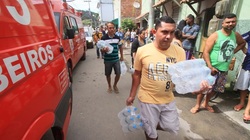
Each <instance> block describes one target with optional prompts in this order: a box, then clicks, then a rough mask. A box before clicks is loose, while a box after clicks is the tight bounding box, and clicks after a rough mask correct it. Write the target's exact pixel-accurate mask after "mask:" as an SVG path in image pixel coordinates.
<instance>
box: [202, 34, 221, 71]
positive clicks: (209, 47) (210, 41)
mask: <svg viewBox="0 0 250 140" xmlns="http://www.w3.org/2000/svg"><path fill="white" fill-rule="evenodd" d="M217 37H218V35H217V33H216V32H215V33H213V34H212V35H210V36H209V37H208V39H207V41H206V45H205V48H204V51H203V58H204V60H205V62H206V64H207V67H209V68H210V69H211V73H212V74H215V73H216V72H218V70H217V69H215V68H214V67H213V66H212V64H211V61H210V52H211V50H212V49H213V47H214V44H215V42H216V40H217Z"/></svg>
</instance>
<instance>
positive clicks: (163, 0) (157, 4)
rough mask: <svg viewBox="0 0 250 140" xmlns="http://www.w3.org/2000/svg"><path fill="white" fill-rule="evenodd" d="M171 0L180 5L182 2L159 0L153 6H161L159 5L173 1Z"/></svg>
mask: <svg viewBox="0 0 250 140" xmlns="http://www.w3.org/2000/svg"><path fill="white" fill-rule="evenodd" d="M171 1H173V2H175V3H176V4H177V5H178V6H181V5H180V3H179V2H178V1H177V0H159V1H158V2H157V3H156V4H154V5H153V6H152V7H153V8H154V7H159V6H161V5H164V4H165V3H167V2H171Z"/></svg>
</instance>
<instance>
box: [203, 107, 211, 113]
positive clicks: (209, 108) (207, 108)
mask: <svg viewBox="0 0 250 140" xmlns="http://www.w3.org/2000/svg"><path fill="white" fill-rule="evenodd" d="M202 107H203V108H205V109H206V110H207V111H209V112H211V113H214V109H213V107H211V106H207V107H205V106H202Z"/></svg>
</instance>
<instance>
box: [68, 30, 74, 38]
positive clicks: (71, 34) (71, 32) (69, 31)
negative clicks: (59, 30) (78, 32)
mask: <svg viewBox="0 0 250 140" xmlns="http://www.w3.org/2000/svg"><path fill="white" fill-rule="evenodd" d="M67 36H68V39H73V38H74V37H75V30H74V29H67Z"/></svg>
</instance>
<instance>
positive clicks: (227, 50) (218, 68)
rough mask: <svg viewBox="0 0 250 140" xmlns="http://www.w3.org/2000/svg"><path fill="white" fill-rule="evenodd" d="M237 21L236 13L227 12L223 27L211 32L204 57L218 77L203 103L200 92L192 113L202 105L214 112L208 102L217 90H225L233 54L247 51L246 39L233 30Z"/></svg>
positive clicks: (202, 96) (212, 72)
mask: <svg viewBox="0 0 250 140" xmlns="http://www.w3.org/2000/svg"><path fill="white" fill-rule="evenodd" d="M236 21H237V17H236V15H235V14H233V13H229V14H226V15H225V16H224V18H223V22H222V29H221V30H218V31H216V32H214V33H213V34H211V35H210V36H209V37H208V39H207V41H206V46H205V49H204V52H203V58H204V60H205V61H206V64H207V66H208V67H209V68H210V69H211V74H212V75H214V76H216V77H217V79H216V81H215V84H214V85H213V87H212V88H211V89H210V90H209V91H208V92H207V95H206V96H205V99H204V102H203V103H202V104H201V102H202V100H203V98H204V94H202V93H200V94H198V95H197V100H196V105H195V106H194V107H193V108H192V109H191V110H190V111H191V113H196V112H198V111H199V109H200V107H202V108H205V109H206V110H208V111H209V112H214V109H213V108H212V107H211V106H209V104H208V102H209V100H210V99H211V97H213V95H214V93H215V92H224V88H225V84H226V76H227V71H228V69H229V64H230V62H231V60H232V57H233V54H234V53H236V52H238V51H239V50H242V51H243V52H244V53H246V52H247V50H246V48H245V44H246V42H245V40H244V39H243V38H242V36H241V35H240V34H239V33H238V32H234V31H233V29H234V27H235V26H236Z"/></svg>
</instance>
